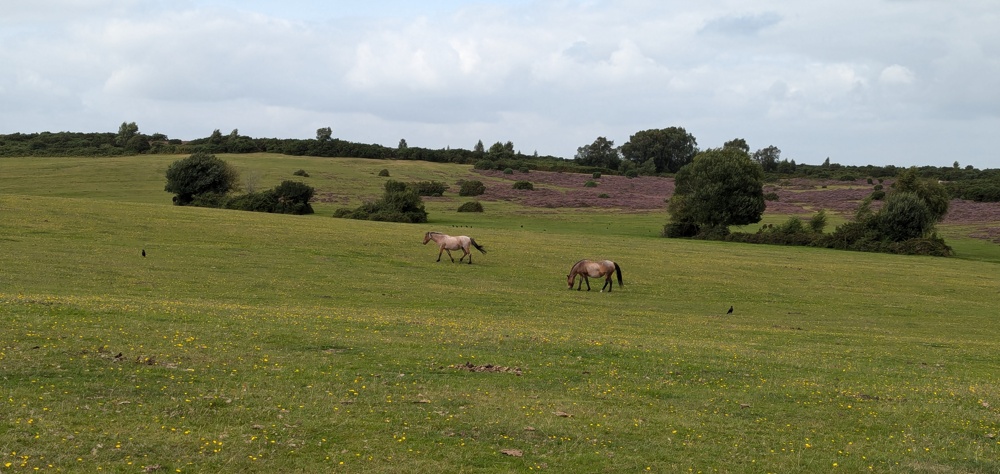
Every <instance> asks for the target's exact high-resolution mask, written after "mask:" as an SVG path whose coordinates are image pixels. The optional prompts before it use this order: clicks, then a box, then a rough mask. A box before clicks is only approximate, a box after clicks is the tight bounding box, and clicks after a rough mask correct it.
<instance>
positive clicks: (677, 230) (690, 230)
mask: <svg viewBox="0 0 1000 474" xmlns="http://www.w3.org/2000/svg"><path fill="white" fill-rule="evenodd" d="M700 230H701V229H700V228H699V227H698V226H697V225H695V224H692V223H690V222H667V223H666V225H664V226H663V231H662V232H661V233H660V235H662V236H663V237H670V238H674V239H677V238H683V237H694V236H696V235H698V232H700Z"/></svg>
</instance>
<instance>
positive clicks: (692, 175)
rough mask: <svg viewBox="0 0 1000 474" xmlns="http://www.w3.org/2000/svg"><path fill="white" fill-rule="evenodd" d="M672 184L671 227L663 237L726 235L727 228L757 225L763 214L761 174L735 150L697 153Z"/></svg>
mask: <svg viewBox="0 0 1000 474" xmlns="http://www.w3.org/2000/svg"><path fill="white" fill-rule="evenodd" d="M675 183H676V189H675V191H674V195H673V196H672V197H671V199H670V204H669V206H668V209H669V211H670V221H671V222H670V224H668V226H670V225H673V226H672V228H670V229H667V228H665V229H664V235H668V236H669V235H683V234H689V233H690V232H691V231H694V230H695V229H697V230H696V231H695V233H699V232H711V233H713V234H718V235H725V234H726V233H727V232H728V226H731V225H746V224H753V223H755V222H760V218H761V216H762V215H763V214H764V207H765V203H764V172H763V170H762V169H761V168H760V166H758V165H757V164H756V163H754V162H753V161H752V160H751V159H750V156H749V155H748V154H747V153H745V152H743V151H742V150H740V149H738V148H734V147H730V148H719V149H711V150H707V151H705V152H702V153H699V154H698V156H696V157H695V159H694V161H692V162H691V164H689V165H686V166H684V167H683V168H681V169H680V171H678V172H677V175H676V177H675ZM679 229H680V230H684V232H680V233H678V232H675V231H677V230H679Z"/></svg>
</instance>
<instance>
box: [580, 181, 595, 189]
mask: <svg viewBox="0 0 1000 474" xmlns="http://www.w3.org/2000/svg"><path fill="white" fill-rule="evenodd" d="M583 187H585V188H596V187H597V183H595V182H593V181H587V182H586V183H583Z"/></svg>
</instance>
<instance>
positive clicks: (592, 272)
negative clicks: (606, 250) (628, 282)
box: [566, 260, 622, 293]
mask: <svg viewBox="0 0 1000 474" xmlns="http://www.w3.org/2000/svg"><path fill="white" fill-rule="evenodd" d="M612 274H617V275H618V288H621V287H622V268H621V267H619V266H618V264H617V263H615V262H612V261H611V260H601V261H597V262H595V261H591V260H580V261H579V262H576V263H574V264H573V268H571V269H570V270H569V275H566V284H568V285H569V289H571V290H572V289H573V283H574V282H575V281H576V277H577V275H579V276H580V285H579V286H577V288H576V291H580V288H582V287H583V284H584V283H587V291H590V280H589V279H588V277H590V278H600V277H604V286H602V287H601V291H602V292H603V291H604V289H605V288H607V289H608V293H610V292H611V289H612V288H614V286H615V285H614V282H612V281H611V275H612Z"/></svg>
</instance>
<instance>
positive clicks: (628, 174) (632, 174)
mask: <svg viewBox="0 0 1000 474" xmlns="http://www.w3.org/2000/svg"><path fill="white" fill-rule="evenodd" d="M636 176H639V170H637V169H630V170H628V171H626V172H625V177H626V178H628V179H632V178H635V177H636Z"/></svg>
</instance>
